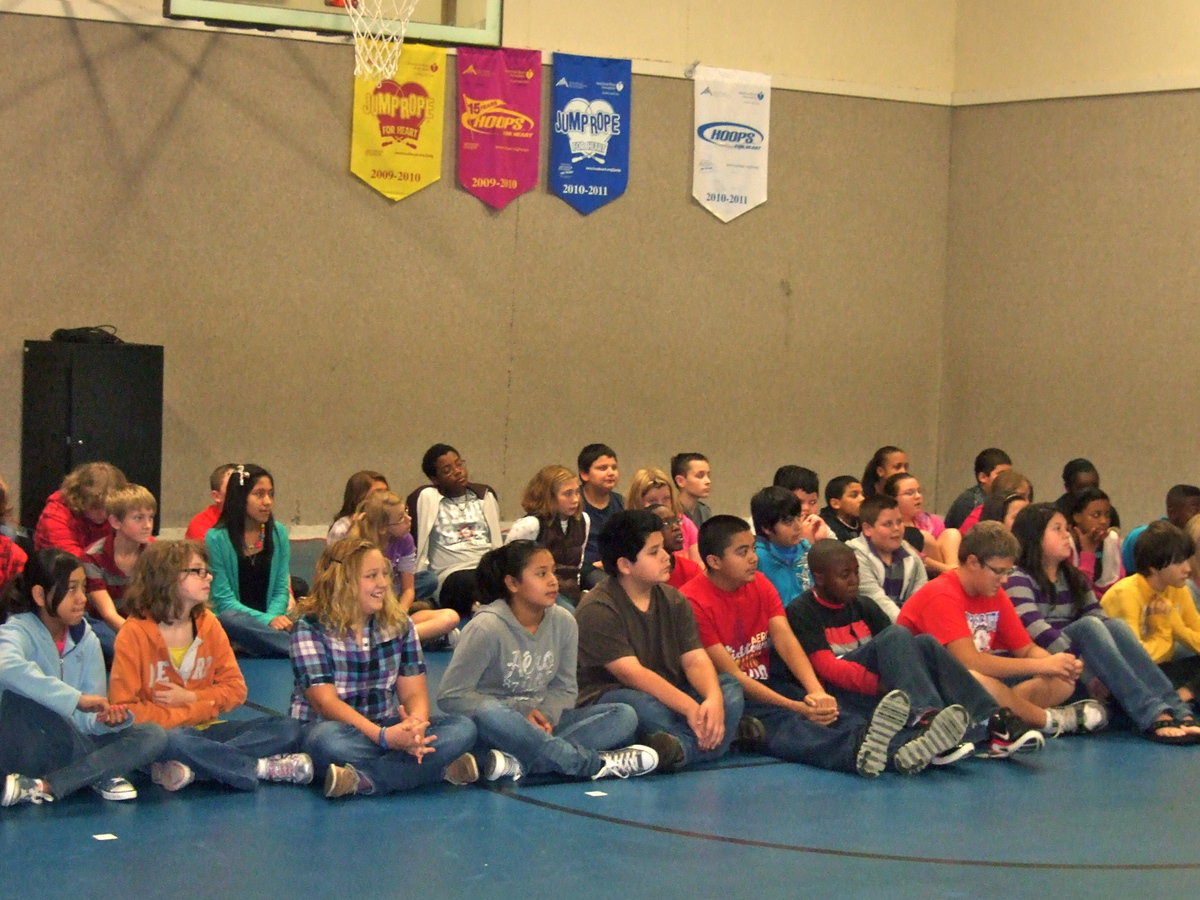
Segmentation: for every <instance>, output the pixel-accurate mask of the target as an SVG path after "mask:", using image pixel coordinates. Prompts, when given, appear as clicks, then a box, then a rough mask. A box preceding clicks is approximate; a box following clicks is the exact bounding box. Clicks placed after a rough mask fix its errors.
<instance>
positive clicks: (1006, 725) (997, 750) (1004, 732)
mask: <svg viewBox="0 0 1200 900" xmlns="http://www.w3.org/2000/svg"><path fill="white" fill-rule="evenodd" d="M1045 746H1046V738H1045V736H1044V735H1043V734H1042V733H1041V732H1040V731H1038V730H1037V729H1036V728H1031V727H1029V726H1028V725H1026V724H1025V723H1024V722H1022V721H1021V719H1020V717H1019V716H1018V715H1017V714H1016V713H1015V712H1013V711H1012V710H1011V709H1009V708H1008V707H1007V706H1002V707H1000V708H999V709H998V710H996V711H995V712H994V713H992V715H991V718H989V719H988V742H987V745H986V746H985V748H984V750H983V752H982V753H980V754H979V755H980V756H983V757H987V758H988V759H1008V758H1009V757H1010V756H1016V755H1017V754H1018V753H1034V752H1036V751H1038V750H1041V749H1042V748H1043V747H1045Z"/></svg>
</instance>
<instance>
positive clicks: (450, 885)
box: [0, 653, 1200, 898]
mask: <svg viewBox="0 0 1200 900" xmlns="http://www.w3.org/2000/svg"><path fill="white" fill-rule="evenodd" d="M448 659H449V654H447V653H434V654H430V655H429V657H428V660H429V664H430V676H431V683H436V680H437V678H438V677H439V676H440V675H441V672H442V671H443V670H444V668H445V665H446V662H447V661H448ZM243 668H244V671H245V673H246V679H247V681H248V683H249V685H250V702H251V704H254V705H257V706H259V707H262V708H263V709H266V710H271V711H280V712H285V711H286V709H287V698H288V696H289V694H290V690H291V674H290V669H289V667H288V664H287V662H286V661H282V660H279V661H266V660H246V661H244V662H243ZM248 711H249V710H248ZM249 712H252V711H249ZM255 714H256V713H255ZM1198 771H1200V747H1182V748H1175V747H1161V746H1157V745H1153V744H1151V743H1149V742H1148V741H1145V740H1141V739H1139V738H1137V737H1134V736H1133V735H1130V734H1127V733H1117V732H1114V733H1108V734H1102V735H1095V736H1091V737H1076V738H1067V739H1061V740H1057V741H1053V742H1051V743H1049V744H1048V746H1047V749H1046V751H1045V752H1043V753H1041V754H1038V755H1034V756H1032V757H1027V758H1025V760H1023V761H1021V762H1013V761H996V760H972V761H969V762H964V763H959V764H958V765H956V766H952V767H950V768H948V769H943V770H937V771H930V772H927V773H925V774H922V775H920V776H918V777H916V778H901V777H900V776H897V775H894V774H891V773H887V774H885V775H883V776H882V777H881V778H878V779H876V780H874V781H867V780H863V779H859V778H854V777H852V776H848V775H842V774H836V773H830V772H823V771H820V770H817V769H810V768H805V767H801V766H794V765H788V764H785V763H778V762H774V761H771V760H768V759H764V758H762V757H753V756H736V755H735V756H731V757H729V758H728V759H727V760H725V761H724V762H723V763H722V764H718V765H715V766H711V767H709V768H706V769H701V770H697V771H688V772H683V773H679V774H676V775H669V776H666V775H664V776H658V775H650V776H645V777H643V778H639V779H636V780H630V781H619V780H606V781H602V782H595V783H591V782H588V783H576V782H572V783H557V784H555V783H543V784H530V783H526V782H521V783H520V785H519V786H516V787H512V786H506V787H503V788H498V789H497V788H482V787H479V786H475V787H468V788H455V787H452V786H450V785H440V786H438V787H435V788H431V789H427V790H423V791H417V792H414V793H411V794H398V795H393V796H389V797H380V798H370V799H361V798H359V799H349V800H341V801H328V800H325V799H324V798H322V797H321V795H320V793H319V792H318V791H317V789H316V788H315V787H314V788H297V787H294V786H288V785H273V784H268V785H264V786H263V787H262V789H261V790H260V791H259V792H258V793H257V794H242V793H238V792H236V791H230V790H224V789H220V788H216V787H212V786H208V785H203V784H198V785H192V786H191V787H189V788H188V789H187V790H185V791H183V792H181V793H179V794H168V793H166V792H164V791H162V790H160V789H159V788H157V787H155V786H153V785H151V784H149V781H148V779H146V778H144V777H141V776H139V777H137V778H135V781H136V782H137V783H138V785H139V788H140V789H141V797H140V798H139V799H138V800H137V801H135V802H132V803H126V804H120V803H110V802H106V801H104V800H101V799H100V798H99V797H97V796H95V795H93V794H91V793H90V792H87V791H85V792H81V793H80V794H78V795H76V796H75V797H72V798H69V799H68V800H66V801H64V802H58V803H53V804H47V805H44V806H22V807H16V808H13V809H6V810H0V859H3V861H4V877H3V879H2V881H0V896H3V897H17V896H21V897H26V896H29V895H31V894H32V895H38V894H50V893H53V894H54V895H56V896H65V897H72V896H99V895H105V896H120V895H122V894H124V895H125V896H132V897H160V896H163V897H165V896H184V895H186V896H188V897H191V898H198V897H210V896H211V897H225V896H238V897H266V896H275V897H278V896H286V895H288V894H292V895H319V894H330V893H332V892H334V891H337V892H339V893H341V894H344V895H346V896H399V897H409V896H418V895H423V896H428V897H457V896H472V897H476V898H479V897H509V896H512V897H516V896H521V897H526V896H529V895H534V896H536V895H538V894H542V895H545V896H549V897H559V896H571V897H605V898H612V897H651V896H653V897H657V898H663V897H679V896H689V897H692V898H699V897H741V896H746V897H750V896H754V897H764V896H767V897H783V896H787V897H797V896H811V895H815V894H826V895H839V896H884V895H886V896H888V897H906V896H913V897H966V896H970V897H980V896H989V895H992V896H994V895H997V894H1001V893H1009V894H1013V893H1015V894H1017V895H1021V896H1024V895H1028V894H1033V893H1035V892H1042V891H1047V892H1052V893H1053V894H1054V895H1055V896H1056V897H1074V896H1080V897H1082V896H1092V897H1095V896H1116V895H1133V894H1135V893H1136V894H1140V895H1142V896H1166V895H1172V896H1180V897H1182V896H1187V894H1188V893H1190V891H1191V890H1192V889H1194V886H1195V883H1196V870H1197V869H1200V862H1197V857H1198V854H1197V851H1196V845H1195V841H1194V839H1193V836H1194V834H1195V829H1196V823H1197V822H1200V791H1198V790H1197V788H1198V783H1197V778H1196V774H1197V772H1198ZM592 791H600V792H602V795H601V796H589V792H592ZM106 834H111V835H114V836H115V840H111V839H110V840H96V838H95V836H96V835H106ZM39 885H41V887H39ZM1188 885H1192V886H1193V887H1192V888H1189V887H1188Z"/></svg>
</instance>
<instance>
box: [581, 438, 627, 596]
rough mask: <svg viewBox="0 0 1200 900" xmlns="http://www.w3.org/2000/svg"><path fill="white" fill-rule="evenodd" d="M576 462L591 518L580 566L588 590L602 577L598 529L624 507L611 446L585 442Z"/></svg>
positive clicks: (584, 584) (585, 507)
mask: <svg viewBox="0 0 1200 900" xmlns="http://www.w3.org/2000/svg"><path fill="white" fill-rule="evenodd" d="M576 463H577V466H576V468H578V470H579V483H580V496H581V498H582V500H583V511H584V512H585V513H586V514H587V517H588V518H589V519H590V520H591V522H592V528H591V530H590V531H589V532H588V539H587V544H585V545H584V548H583V565H582V567H581V568H580V570H579V583H580V585H581V586H582V587H583V589H584V590H585V591H587V590H591V589H592V588H594V587H595V586H596V585H598V584H599V583H600V582H601V581H602V580H603V579H604V569H603V568H602V567H601V565H600V532H601V531H602V530H603V528H604V523H605V522H607V521H608V518H609V516H612V515H614V514H616V513H619V512H620V511H621V510H623V509H624V508H625V501H624V500H623V499H621V495H620V494H618V493H617V491H616V487H617V481H618V479H619V478H620V475H621V471H620V469H618V468H617V452H616V451H615V450H613V448H612V447H610V446H608V444H588V445H587V446H586V447H584V448H583V449H582V450H580V451H579V456H578V458H577V459H576Z"/></svg>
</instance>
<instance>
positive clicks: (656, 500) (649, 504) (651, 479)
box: [625, 466, 703, 564]
mask: <svg viewBox="0 0 1200 900" xmlns="http://www.w3.org/2000/svg"><path fill="white" fill-rule="evenodd" d="M655 506H665V507H667V508H668V509H670V510H672V511H673V512H674V513H675V514H676V515H677V516H679V517H680V520H679V525H680V527H681V528H682V529H683V551H684V554H685V555H686V556H687V557H688V559H690V560H692V561H693V562H696V563H701V564H703V562H702V560H701V559H700V548H699V547H698V546H697V544H698V542H699V540H700V530H699V529H698V528H697V527H696V523H695V522H693V521H692V520H691V519H689V518H688V517H687V516H685V515H684V514H683V506H682V505H680V503H679V496H678V495H677V494H676V493H675V484H674V483H673V482H672V481H671V479H670V478H668V477H667V473H666V472H664V471H663V470H662V469H659V468H657V467H656V466H649V467H647V468H645V469H638V470H637V472H636V473H634V476H633V481H632V482H631V483H630V485H629V493H628V495H627V496H626V500H625V508H626V509H651V508H653V507H655Z"/></svg>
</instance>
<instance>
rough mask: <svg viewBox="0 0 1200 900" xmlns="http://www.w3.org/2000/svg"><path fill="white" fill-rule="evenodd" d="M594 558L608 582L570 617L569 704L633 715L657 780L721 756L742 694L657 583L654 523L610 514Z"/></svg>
mask: <svg viewBox="0 0 1200 900" xmlns="http://www.w3.org/2000/svg"><path fill="white" fill-rule="evenodd" d="M600 559H601V561H602V562H603V563H604V571H605V572H606V573H607V577H606V578H605V579H604V580H603V581H601V582H600V584H599V585H597V586H596V588H594V589H593V590H591V591H589V592H588V593H586V594H584V596H583V599H582V600H581V601H580V603H579V606H578V607H577V608H576V611H575V618H576V620H577V621H578V624H579V699H578V702H577V705H579V706H585V705H587V704H590V703H595V702H597V701H601V702H604V703H626V704H628V705H629V706H632V707H633V709H634V711H635V712H636V713H637V717H638V737H639V739H641V742H642V743H644V744H648V745H649V746H650V747H652V748H654V750H655V752H657V753H658V771H660V772H671V771H675V770H677V769H680V768H682V767H683V766H686V765H689V764H691V763H694V762H698V761H704V760H711V759H717V758H719V757H721V756H723V755H724V754H725V753H726V752H727V751H728V750H729V745H730V743H732V741H733V738H734V735H735V733H736V731H737V723H738V720H739V719H741V717H742V704H743V699H742V689H741V687H739V686H738V682H737V679H736V678H734V677H733V676H732V675H721V676H720V677H718V676H717V672H716V670H715V669H714V668H713V664H712V662H711V660H709V658H708V654H706V653H705V652H704V647H703V646H702V645H701V643H700V638H699V637H698V635H697V634H696V621H695V619H694V618H693V617H692V610H691V607H690V606H689V605H688V602H687V600H686V599H684V597H683V595H682V594H680V593H679V591H677V590H675V588H673V587H669V586H667V585H666V584H665V582H666V580H667V577H668V576H669V575H670V559H669V556H668V554H667V551H666V550H665V549H664V548H663V536H662V520H661V519H659V517H658V516H656V515H655V514H654V513H652V512H650V511H649V510H646V509H637V510H623V511H621V512H618V513H616V514H614V515H613V516H612V518H611V519H609V521H608V522H607V523H606V524H605V526H604V528H603V529H602V530H601V532H600Z"/></svg>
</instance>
